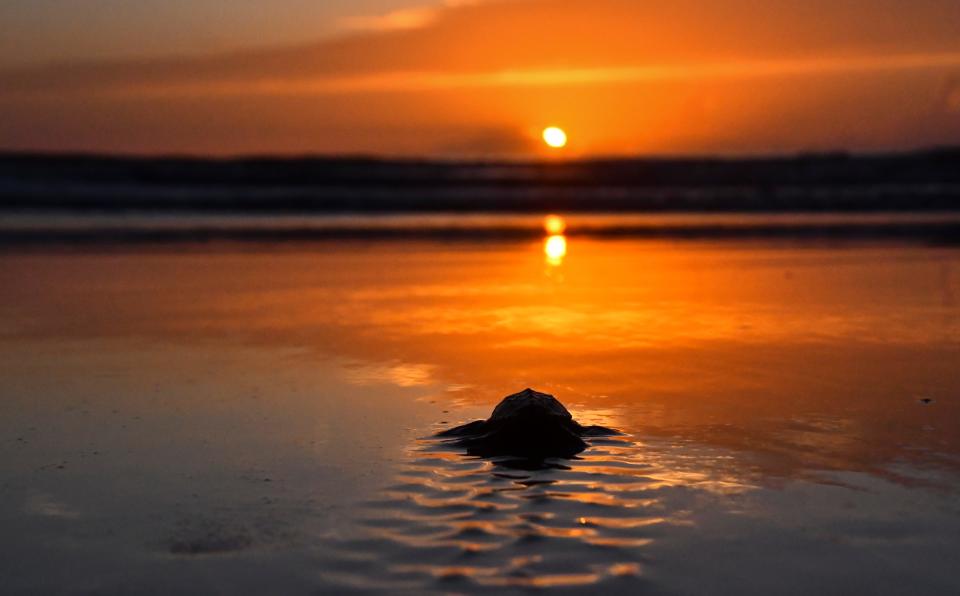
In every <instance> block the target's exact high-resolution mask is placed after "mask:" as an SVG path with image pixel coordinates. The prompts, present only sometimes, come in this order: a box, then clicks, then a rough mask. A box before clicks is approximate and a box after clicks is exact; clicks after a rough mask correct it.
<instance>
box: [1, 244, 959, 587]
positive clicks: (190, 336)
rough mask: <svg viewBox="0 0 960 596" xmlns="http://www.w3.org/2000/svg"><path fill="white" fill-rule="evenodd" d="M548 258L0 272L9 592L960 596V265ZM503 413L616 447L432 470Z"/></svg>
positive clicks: (404, 247) (531, 248)
mask: <svg viewBox="0 0 960 596" xmlns="http://www.w3.org/2000/svg"><path fill="white" fill-rule="evenodd" d="M554 244H556V243H554ZM548 246H549V244H546V243H545V241H544V240H543V239H539V238H538V239H532V240H529V239H517V240H491V239H473V240H463V241H458V242H443V241H434V240H415V239H408V240H377V241H369V240H368V241H318V242H307V243H295V242H287V243H284V244H282V245H278V244H252V243H246V244H242V245H241V244H228V243H211V244H204V245H190V244H176V245H171V244H165V245H163V246H156V247H153V246H149V245H143V244H139V245H136V246H111V247H100V248H91V247H87V248H86V249H84V250H75V251H71V250H63V249H62V247H61V248H59V249H56V250H37V249H35V248H34V249H30V250H19V249H16V248H8V249H7V250H6V251H5V252H4V253H3V254H2V256H0V279H2V282H3V283H2V284H0V337H2V341H0V370H2V374H3V379H4V383H3V384H2V386H0V526H2V527H3V529H4V531H3V532H2V533H0V576H2V577H3V578H4V583H5V589H4V591H10V592H12V593H30V592H38V591H50V592H59V593H74V592H77V593H91V592H96V593H129V592H132V591H141V592H156V593H170V592H186V593H210V592H226V593H236V592H248V593H262V592H275V593H316V592H318V591H319V592H337V593H343V592H354V591H356V592H369V591H379V590H399V591H408V592H451V591H452V592H457V591H470V590H485V589H490V590H503V589H504V588H509V589H516V590H523V589H527V588H529V587H543V588H551V589H567V590H571V591H574V592H577V591H584V590H594V589H602V590H605V591H609V592H614V593H616V592H623V593H636V592H637V591H640V590H642V591H646V592H649V593H665V594H677V593H679V594H691V593H697V594H704V593H714V594H724V593H731V594H739V593H744V592H748V591H749V592H756V593H770V592H778V593H796V594H808V593H811V592H814V591H817V592H821V593H828V594H850V593H890V594H898V593H904V594H908V593H909V594H915V593H931V594H932V593H942V594H951V593H956V592H957V590H958V589H960V581H958V579H957V578H956V574H955V569H956V568H957V565H958V564H960V555H958V554H957V553H958V552H960V550H958V546H960V540H958V538H957V537H958V536H960V505H958V501H957V496H958V492H957V491H958V489H960V482H958V481H960V475H958V473H960V406H958V403H960V402H958V401H957V397H958V395H960V376H958V375H957V365H958V363H960V316H958V315H960V306H958V293H960V252H958V251H957V250H956V249H953V248H949V247H946V248H944V247H941V248H938V247H929V246H920V245H916V244H889V243H875V242H874V243H856V244H854V243H839V244H837V243H833V244H824V243H809V242H807V243H803V244H797V243H793V242H787V241H778V242H765V243H760V242H740V241H738V242H724V243H719V242H692V241H671V240H637V239H630V238H621V239H601V238H590V237H577V236H571V237H569V238H567V239H566V242H565V245H564V250H563V251H554V252H551V254H545V252H544V251H545V247H548ZM528 386H530V387H534V388H536V389H538V390H541V391H546V392H549V393H552V394H554V395H556V396H557V397H558V398H560V399H561V400H562V401H563V402H564V403H565V404H567V406H568V407H569V408H570V409H571V410H572V411H573V412H574V414H575V415H576V416H577V417H578V418H579V419H581V421H583V422H585V423H598V424H604V425H607V426H613V427H616V428H619V429H621V430H622V431H623V432H624V433H625V434H624V436H623V437H618V438H613V439H606V440H595V441H594V444H593V445H592V446H591V448H590V449H588V450H587V451H586V452H584V453H583V454H582V455H581V457H580V458H578V459H576V460H556V461H553V462H549V463H551V466H550V467H547V468H545V469H538V470H518V469H514V468H510V467H507V466H503V465H502V464H501V463H500V462H497V461H490V460H483V459H477V458H471V457H465V456H464V455H463V454H461V453H459V452H457V451H456V450H452V449H450V448H449V447H448V446H446V445H444V444H442V443H438V442H436V441H434V440H432V439H430V437H431V435H432V434H433V433H434V432H436V431H437V430H439V429H442V428H447V427H449V426H450V425H453V424H457V423H460V422H463V421H466V420H471V419H474V418H478V417H485V416H486V415H487V414H488V413H489V411H490V409H492V407H493V405H495V404H496V402H497V401H498V400H499V399H500V398H501V397H503V396H504V395H506V394H508V393H512V392H515V391H518V390H520V389H522V388H524V387H528Z"/></svg>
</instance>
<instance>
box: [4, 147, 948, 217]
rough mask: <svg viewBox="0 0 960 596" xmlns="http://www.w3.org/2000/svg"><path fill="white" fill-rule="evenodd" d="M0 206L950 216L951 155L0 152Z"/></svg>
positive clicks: (942, 152) (935, 152)
mask: <svg viewBox="0 0 960 596" xmlns="http://www.w3.org/2000/svg"><path fill="white" fill-rule="evenodd" d="M0 209H5V210H8V211H9V210H24V209H26V210H45V209H81V210H87V209H95V210H102V211H115V210H138V211H142V210H147V211H150V210H187V211H241V212H242V211H251V212H258V213H264V212H329V211H351V212H364V211H388V212H389V211H544V210H547V211H553V210H562V211H771V212H776V211H871V210H873V211H876V210H940V209H944V210H956V209H960V148H953V149H939V150H930V151H923V152H916V153H905V154H882V155H847V154H825V155H808V156H795V157H776V158H747V159H616V160H613V159H610V160H583V161H562V162H561V161H557V162H457V161H418V160H381V159H368V158H236V159H200V158H139V157H108V156H95V155H43V154H0Z"/></svg>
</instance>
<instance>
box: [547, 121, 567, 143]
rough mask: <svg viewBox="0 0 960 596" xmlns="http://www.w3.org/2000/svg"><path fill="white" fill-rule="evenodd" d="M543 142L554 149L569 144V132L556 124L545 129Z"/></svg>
mask: <svg viewBox="0 0 960 596" xmlns="http://www.w3.org/2000/svg"><path fill="white" fill-rule="evenodd" d="M543 142H544V143H546V144H547V145H548V146H550V147H553V148H554V149H561V148H563V147H566V145H567V133H565V132H564V131H563V129H562V128H558V127H556V126H550V127H547V128H545V129H543Z"/></svg>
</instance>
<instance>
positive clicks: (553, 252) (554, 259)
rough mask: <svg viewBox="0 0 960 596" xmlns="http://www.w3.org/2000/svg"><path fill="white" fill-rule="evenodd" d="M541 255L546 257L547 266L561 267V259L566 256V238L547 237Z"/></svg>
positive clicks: (560, 236)
mask: <svg viewBox="0 0 960 596" xmlns="http://www.w3.org/2000/svg"><path fill="white" fill-rule="evenodd" d="M543 253H544V254H545V255H546V260H547V264H548V265H552V266H554V267H559V266H560V265H563V259H564V257H566V256H567V239H566V237H565V236H562V235H560V234H557V235H555V236H549V237H548V238H547V239H546V240H544V242H543Z"/></svg>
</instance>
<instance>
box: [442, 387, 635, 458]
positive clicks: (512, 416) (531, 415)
mask: <svg viewBox="0 0 960 596" xmlns="http://www.w3.org/2000/svg"><path fill="white" fill-rule="evenodd" d="M616 434H619V433H618V432H617V431H615V430H613V429H609V428H606V427H603V426H583V425H581V424H580V423H578V422H577V421H576V420H574V419H573V416H571V415H570V412H568V411H567V409H566V408H565V407H563V404H561V403H560V401H559V400H557V398H555V397H553V396H552V395H548V394H546V393H540V392H539V391H534V390H533V389H530V388H527V389H524V390H523V391H521V392H519V393H514V394H513V395H508V396H507V397H505V398H504V399H503V401H501V402H500V403H499V404H498V405H497V407H496V408H494V410H493V414H491V415H490V418H488V419H487V420H477V421H474V422H470V423H467V424H464V425H462V426H458V427H456V428H451V429H449V430H445V431H443V432H441V433H439V434H438V435H437V436H438V437H442V438H449V439H451V441H450V442H451V443H452V444H454V445H456V446H458V447H463V448H465V449H466V450H467V453H469V454H471V455H480V456H483V457H490V456H500V455H509V456H515V457H523V458H527V459H544V458H548V457H562V458H570V457H573V456H574V455H576V454H578V453H580V452H581V451H583V450H584V449H586V448H587V443H586V442H585V441H584V440H583V438H584V437H600V436H609V435H616Z"/></svg>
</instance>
